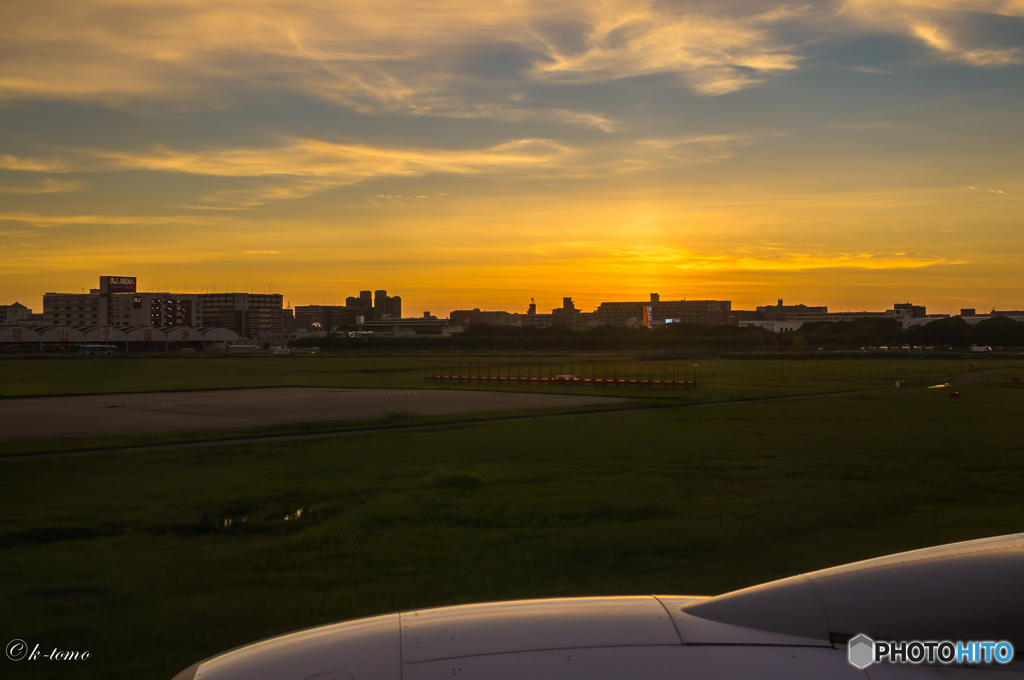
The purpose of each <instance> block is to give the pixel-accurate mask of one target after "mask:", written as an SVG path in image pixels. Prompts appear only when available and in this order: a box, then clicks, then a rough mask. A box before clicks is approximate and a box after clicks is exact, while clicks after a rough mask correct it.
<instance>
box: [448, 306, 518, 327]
mask: <svg viewBox="0 0 1024 680" xmlns="http://www.w3.org/2000/svg"><path fill="white" fill-rule="evenodd" d="M520 316H521V315H519V314H513V313H512V312H488V311H481V310H480V309H479V308H476V309H456V310H454V311H452V313H451V314H449V315H448V320H449V323H451V324H453V325H456V326H472V325H473V324H481V323H486V324H490V325H492V326H520V325H522V323H521V320H520Z"/></svg>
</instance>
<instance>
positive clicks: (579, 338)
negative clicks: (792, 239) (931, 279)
mask: <svg viewBox="0 0 1024 680" xmlns="http://www.w3.org/2000/svg"><path fill="white" fill-rule="evenodd" d="M289 344H290V346H292V347H320V348H321V350H323V351H359V350H372V351H383V350H386V351H404V350H409V351H416V350H420V351H442V352H443V351H463V350H467V351H618V350H624V351H631V350H674V349H678V350H686V351H744V352H750V351H754V352H756V351H796V352H802V351H812V350H817V349H818V348H822V349H825V350H859V349H861V348H868V347H883V346H884V347H894V346H895V347H901V346H905V345H911V346H932V347H935V348H937V349H940V348H948V349H967V348H968V347H970V346H971V345H987V346H991V347H1006V348H1009V347H1024V323H1021V322H1019V321H1014V320H1013V319H1010V318H1008V317H1004V316H995V317H992V318H990V319H986V320H985V321H982V322H980V323H978V324H976V325H973V326H972V325H971V324H969V323H967V322H966V321H964V320H963V319H961V318H960V317H950V318H948V319H939V320H936V321H932V322H930V323H928V324H925V325H923V326H913V327H911V328H909V329H905V328H903V325H902V324H901V323H900V322H899V321H898V320H896V319H889V318H864V319H855V320H852V321H816V322H810V323H805V324H803V325H802V326H801V327H800V328H798V329H797V330H795V331H786V332H782V333H773V332H771V331H768V330H765V329H763V328H758V327H756V326H745V327H742V328H741V327H739V326H707V325H704V324H669V325H666V326H662V327H658V328H653V329H650V328H625V327H621V326H598V327H597V328H591V329H588V330H584V331H573V330H572V329H569V328H566V327H564V326H552V327H550V328H529V327H520V326H493V325H489V324H472V325H470V326H468V327H467V328H466V330H464V331H463V332H461V333H457V334H454V335H452V336H450V337H440V336H430V335H420V336H416V337H397V338H388V337H381V336H374V335H367V336H365V337H348V335H347V334H345V333H338V334H331V335H328V336H327V337H317V338H302V339H300V340H294V341H292V342H291V343H289Z"/></svg>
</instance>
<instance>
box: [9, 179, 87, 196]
mask: <svg viewBox="0 0 1024 680" xmlns="http://www.w3.org/2000/svg"><path fill="white" fill-rule="evenodd" d="M81 188H82V183H81V182H67V181H64V180H59V179H52V178H51V179H44V180H43V181H42V182H40V183H39V184H36V185H34V186H0V194H55V193H62V192H65V191H78V190H79V189H81Z"/></svg>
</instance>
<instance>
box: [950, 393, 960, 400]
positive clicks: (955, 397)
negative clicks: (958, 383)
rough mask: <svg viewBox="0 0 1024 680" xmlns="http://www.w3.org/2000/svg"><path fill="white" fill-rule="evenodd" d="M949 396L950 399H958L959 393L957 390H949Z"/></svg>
mask: <svg viewBox="0 0 1024 680" xmlns="http://www.w3.org/2000/svg"><path fill="white" fill-rule="evenodd" d="M949 398H950V399H959V398H960V393H959V392H950V393H949Z"/></svg>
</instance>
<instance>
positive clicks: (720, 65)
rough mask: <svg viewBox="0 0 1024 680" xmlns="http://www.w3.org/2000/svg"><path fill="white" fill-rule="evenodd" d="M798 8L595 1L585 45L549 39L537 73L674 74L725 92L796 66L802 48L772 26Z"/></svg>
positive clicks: (584, 79)
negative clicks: (736, 10)
mask: <svg viewBox="0 0 1024 680" xmlns="http://www.w3.org/2000/svg"><path fill="white" fill-rule="evenodd" d="M754 7H755V8H756V7H757V5H755V6H754ZM800 13H801V10H799V9H791V8H789V7H787V6H782V7H775V8H773V9H771V10H769V11H766V12H763V13H754V14H748V15H740V16H730V15H727V14H718V15H715V14H700V13H695V12H693V11H687V10H686V9H674V8H673V7H672V6H670V5H665V4H655V3H643V2H604V3H595V4H593V5H591V6H590V11H589V12H586V14H585V15H584V16H587V17H588V19H589V21H588V30H587V34H586V37H585V47H584V48H583V49H577V50H573V49H566V48H564V47H562V46H560V45H558V44H556V43H549V45H548V50H547V51H548V58H549V61H547V62H541V63H538V64H536V65H535V67H534V73H535V75H536V76H537V77H539V78H541V79H544V80H548V81H552V82H567V83H593V82H600V81H605V80H611V79H618V78H627V77H631V76H640V75H650V74H656V73H675V74H678V75H679V76H680V78H681V79H682V81H683V82H685V83H686V84H687V85H689V86H690V87H691V88H693V89H694V90H696V91H697V92H699V93H701V94H706V95H721V94H726V93H729V92H733V91H735V90H739V89H743V88H745V87H751V86H754V85H758V84H760V83H762V82H764V80H765V79H766V78H767V77H768V76H770V75H772V74H774V73H779V72H784V71H791V70H793V69H795V68H797V66H798V65H799V62H800V60H801V59H802V57H801V56H800V55H799V54H798V53H797V51H796V48H795V47H792V46H789V45H786V44H785V43H784V42H782V41H781V40H779V38H778V37H777V36H776V35H775V34H774V33H773V32H772V31H771V30H770V28H771V26H772V25H774V24H777V23H780V22H782V21H784V20H786V19H791V18H794V17H795V16H797V15H799V14H800Z"/></svg>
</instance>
